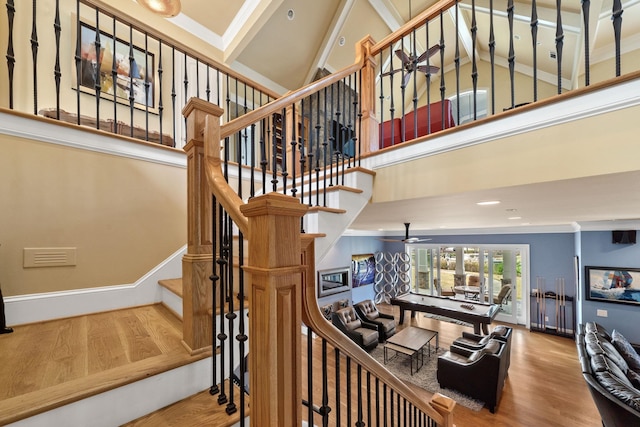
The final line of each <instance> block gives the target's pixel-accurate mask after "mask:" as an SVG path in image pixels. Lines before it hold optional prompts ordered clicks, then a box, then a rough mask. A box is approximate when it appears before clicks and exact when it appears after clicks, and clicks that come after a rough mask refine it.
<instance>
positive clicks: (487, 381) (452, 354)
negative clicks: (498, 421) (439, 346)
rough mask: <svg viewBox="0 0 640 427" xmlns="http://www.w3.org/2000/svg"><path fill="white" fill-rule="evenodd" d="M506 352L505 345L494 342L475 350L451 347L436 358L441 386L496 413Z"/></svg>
mask: <svg viewBox="0 0 640 427" xmlns="http://www.w3.org/2000/svg"><path fill="white" fill-rule="evenodd" d="M506 349H507V343H506V342H504V341H500V340H497V339H491V340H489V342H488V343H487V344H486V345H485V346H484V347H483V348H482V349H480V350H475V351H474V350H469V349H467V348H463V347H458V346H455V345H452V346H451V348H450V349H449V351H448V352H446V353H445V354H444V355H442V356H439V357H438V382H439V383H440V387H443V388H449V389H452V390H457V391H459V392H460V393H463V394H466V395H467V396H471V397H473V398H474V399H478V400H482V401H483V402H484V403H485V406H487V407H488V408H489V411H491V413H495V410H496V406H497V405H498V402H500V396H501V395H502V389H503V387H504V381H505V379H506V376H507V364H506V362H507V357H506Z"/></svg>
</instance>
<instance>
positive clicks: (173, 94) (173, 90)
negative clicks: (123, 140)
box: [171, 46, 177, 146]
mask: <svg viewBox="0 0 640 427" xmlns="http://www.w3.org/2000/svg"><path fill="white" fill-rule="evenodd" d="M176 96H177V94H176V48H175V46H171V108H172V109H171V114H172V115H171V117H173V118H174V119H173V120H171V123H173V145H174V146H175V145H176V144H177V142H176V119H175V117H176Z"/></svg>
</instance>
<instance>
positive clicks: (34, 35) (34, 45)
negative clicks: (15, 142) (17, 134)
mask: <svg viewBox="0 0 640 427" xmlns="http://www.w3.org/2000/svg"><path fill="white" fill-rule="evenodd" d="M32 5H33V8H32V9H33V19H32V20H31V56H32V59H33V114H36V115H37V114H38V29H37V22H36V17H37V13H36V11H37V1H36V0H33V2H32Z"/></svg>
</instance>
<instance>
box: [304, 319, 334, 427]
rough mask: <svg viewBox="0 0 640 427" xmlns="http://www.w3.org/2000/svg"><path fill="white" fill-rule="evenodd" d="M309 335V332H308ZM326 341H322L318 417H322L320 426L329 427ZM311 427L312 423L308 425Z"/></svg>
mask: <svg viewBox="0 0 640 427" xmlns="http://www.w3.org/2000/svg"><path fill="white" fill-rule="evenodd" d="M309 334H311V332H309ZM327 365H328V363H327V340H325V339H324V338H323V339H322V407H321V408H320V415H321V416H322V426H323V427H328V426H329V413H330V412H331V408H330V407H329V374H328V369H327ZM310 425H313V423H310Z"/></svg>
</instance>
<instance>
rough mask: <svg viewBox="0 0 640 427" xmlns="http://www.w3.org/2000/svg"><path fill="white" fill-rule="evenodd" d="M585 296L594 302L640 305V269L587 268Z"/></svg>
mask: <svg viewBox="0 0 640 427" xmlns="http://www.w3.org/2000/svg"><path fill="white" fill-rule="evenodd" d="M584 277H585V284H586V289H585V296H586V299H588V300H592V301H604V302H615V303H622V304H640V269H638V268H622V267H591V266H586V267H585V275H584Z"/></svg>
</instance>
